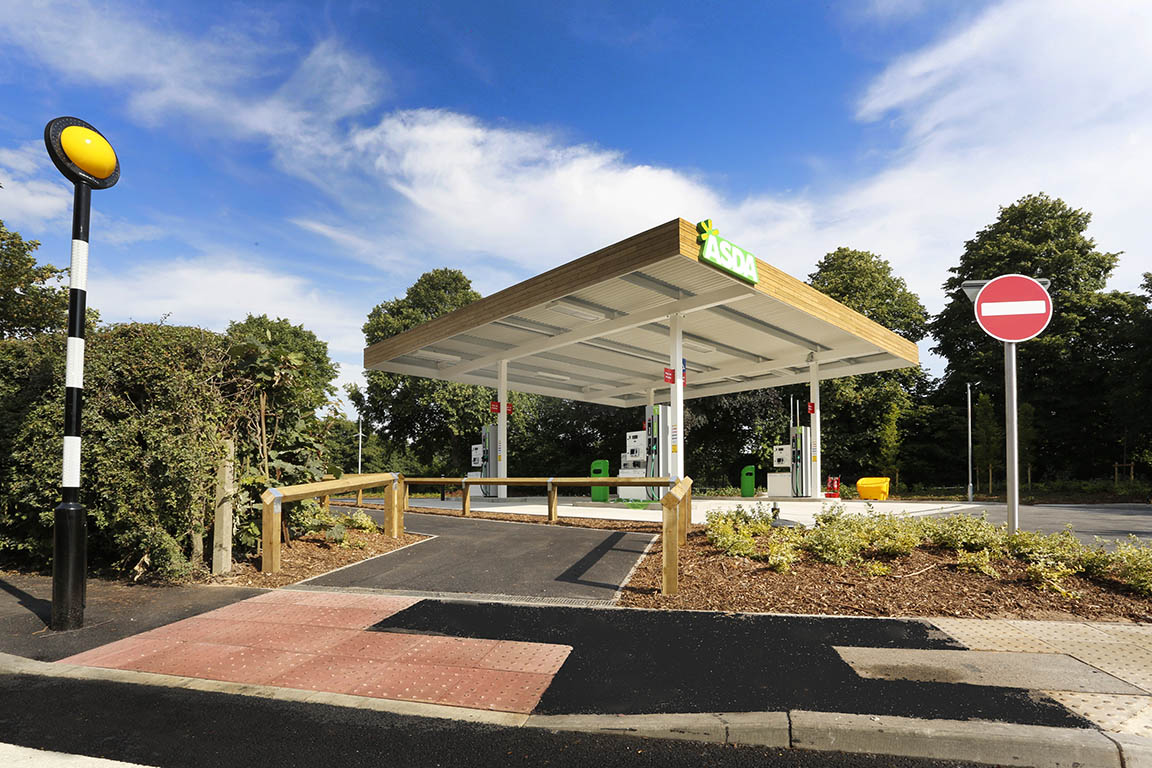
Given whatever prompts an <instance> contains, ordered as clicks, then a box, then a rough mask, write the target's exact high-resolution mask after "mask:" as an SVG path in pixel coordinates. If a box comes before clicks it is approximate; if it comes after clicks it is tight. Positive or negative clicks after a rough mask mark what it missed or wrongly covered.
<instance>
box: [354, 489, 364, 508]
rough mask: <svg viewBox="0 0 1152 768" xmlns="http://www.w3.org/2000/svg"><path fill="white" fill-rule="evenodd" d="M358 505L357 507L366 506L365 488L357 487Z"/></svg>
mask: <svg viewBox="0 0 1152 768" xmlns="http://www.w3.org/2000/svg"><path fill="white" fill-rule="evenodd" d="M356 506H357V507H362V506H364V489H363V488H357V489H356Z"/></svg>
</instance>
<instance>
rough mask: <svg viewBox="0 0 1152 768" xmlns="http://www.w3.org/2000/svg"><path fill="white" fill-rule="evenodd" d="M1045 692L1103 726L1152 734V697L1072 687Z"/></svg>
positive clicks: (1145, 734)
mask: <svg viewBox="0 0 1152 768" xmlns="http://www.w3.org/2000/svg"><path fill="white" fill-rule="evenodd" d="M1046 693H1047V694H1048V695H1049V696H1051V697H1052V698H1053V699H1055V700H1056V701H1058V702H1060V703H1061V704H1063V705H1064V706H1066V707H1068V709H1070V710H1072V711H1073V712H1075V713H1077V714H1078V715H1082V716H1083V717H1084V718H1086V719H1088V720H1090V721H1092V723H1094V724H1095V725H1096V726H1098V727H1099V728H1100V729H1101V730H1104V731H1109V732H1111V733H1130V734H1132V735H1134V736H1144V737H1152V697H1149V696H1125V695H1120V694H1109V693H1077V692H1072V691H1047V692H1046Z"/></svg>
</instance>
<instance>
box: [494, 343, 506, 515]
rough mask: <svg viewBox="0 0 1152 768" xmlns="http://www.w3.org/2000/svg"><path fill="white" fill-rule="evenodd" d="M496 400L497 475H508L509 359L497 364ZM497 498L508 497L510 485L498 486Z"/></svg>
mask: <svg viewBox="0 0 1152 768" xmlns="http://www.w3.org/2000/svg"><path fill="white" fill-rule="evenodd" d="M497 370H498V374H497V377H498V378H497V383H496V401H497V402H499V403H500V412H499V413H498V414H496V477H508V361H507V360H501V361H500V363H499V364H498V365H497ZM496 498H498V499H506V498H508V486H506V485H498V486H496Z"/></svg>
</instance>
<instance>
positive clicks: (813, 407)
mask: <svg viewBox="0 0 1152 768" xmlns="http://www.w3.org/2000/svg"><path fill="white" fill-rule="evenodd" d="M808 413H816V403H808Z"/></svg>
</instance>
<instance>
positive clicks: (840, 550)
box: [804, 516, 865, 565]
mask: <svg viewBox="0 0 1152 768" xmlns="http://www.w3.org/2000/svg"><path fill="white" fill-rule="evenodd" d="M864 541H865V539H864V536H862V535H861V528H860V526H859V525H858V524H856V521H855V520H854V519H852V518H850V517H848V516H844V517H834V518H824V519H822V520H818V522H817V525H816V527H815V528H813V529H812V530H810V531H808V533H807V536H805V538H804V548H805V549H806V550H808V552H809V553H811V555H812V556H813V557H815V558H816V559H817V560H819V561H820V562H823V563H831V564H832V565H848V564H849V563H855V562H857V561H859V560H860V553H861V552H863V551H864Z"/></svg>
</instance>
